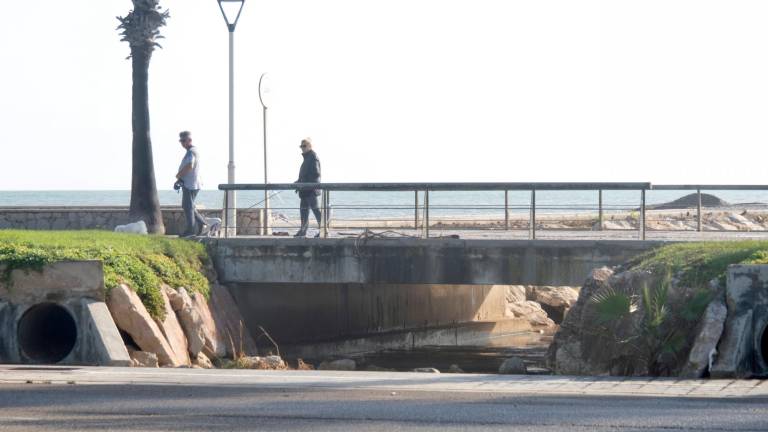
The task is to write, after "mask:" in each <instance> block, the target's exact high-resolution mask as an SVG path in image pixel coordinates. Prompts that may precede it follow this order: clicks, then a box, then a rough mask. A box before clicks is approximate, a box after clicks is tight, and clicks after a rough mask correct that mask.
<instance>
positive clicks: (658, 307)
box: [585, 272, 713, 376]
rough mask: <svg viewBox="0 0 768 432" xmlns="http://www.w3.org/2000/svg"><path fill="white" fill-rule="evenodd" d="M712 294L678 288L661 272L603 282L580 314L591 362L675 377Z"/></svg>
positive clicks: (622, 370)
mask: <svg viewBox="0 0 768 432" xmlns="http://www.w3.org/2000/svg"><path fill="white" fill-rule="evenodd" d="M712 298H713V294H712V292H711V290H709V289H706V288H693V289H692V288H684V287H679V286H678V284H677V281H676V279H674V278H673V277H672V276H671V273H669V272H667V273H665V274H664V275H663V276H661V277H652V276H651V277H649V278H646V279H645V280H644V281H643V282H642V283H641V284H640V286H639V287H637V286H636V285H634V284H618V286H613V285H609V286H606V287H605V288H604V289H602V290H600V291H598V292H596V293H595V294H594V295H593V296H592V298H590V300H589V302H588V306H587V310H586V311H585V312H586V314H587V315H586V317H587V319H589V320H592V322H593V324H592V325H591V326H590V331H589V332H585V336H588V337H591V338H592V339H593V340H594V341H595V343H594V344H593V346H592V349H591V351H592V353H591V354H590V355H591V356H592V359H593V361H594V360H598V361H601V362H603V363H605V364H606V366H607V367H608V369H609V370H610V371H611V373H613V374H616V375H646V374H648V375H653V376H669V375H675V374H676V373H677V372H678V371H679V370H680V368H682V366H683V364H684V362H685V360H686V358H687V353H688V351H690V345H691V344H692V342H693V337H694V335H695V330H696V327H697V324H698V321H699V319H700V317H701V315H702V313H703V312H704V310H705V309H706V307H707V305H708V304H709V301H710V300H711V299H712Z"/></svg>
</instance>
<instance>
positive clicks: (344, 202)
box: [0, 190, 768, 219]
mask: <svg viewBox="0 0 768 432" xmlns="http://www.w3.org/2000/svg"><path fill="white" fill-rule="evenodd" d="M691 192H692V191H690V190H687V191H686V190H683V191H667V190H663V191H662V190H657V191H655V190H650V191H646V202H647V204H648V205H654V204H663V203H667V202H671V201H674V200H676V199H678V198H681V197H683V196H686V195H688V194H690V193H691ZM702 193H709V194H712V195H715V196H717V197H718V198H720V199H722V200H724V201H726V202H728V203H730V204H733V205H735V206H738V205H740V204H752V205H754V204H755V203H763V204H765V203H768V191H738V190H733V191H730V190H718V191H704V190H702ZM158 196H159V199H160V204H161V205H162V206H179V205H181V194H180V193H177V192H175V191H173V190H160V191H158ZM263 200H264V192H263V191H240V192H238V193H237V207H238V208H257V207H262V206H263ZM429 201H430V216H431V217H440V216H468V217H473V218H483V217H491V218H497V217H503V216H504V212H505V205H504V192H502V191H483V192H467V191H461V192H430V194H429ZM129 202H130V191H127V190H111V191H108V190H92V191H89V190H74V191H0V207H19V206H21V207H47V206H128V204H129ZM223 202H224V193H223V192H222V191H219V190H202V191H200V194H199V195H198V199H197V203H198V206H199V207H200V208H210V209H218V208H222V207H223ZM423 203H424V196H423V193H420V194H419V205H423ZM530 203H531V194H530V192H526V191H510V192H509V200H508V207H507V208H508V209H509V212H510V213H513V214H514V213H528V212H529V211H530ZM414 204H415V196H414V192H336V191H334V192H331V193H330V205H331V208H332V211H333V215H334V217H335V218H349V219H374V218H391V219H399V218H412V217H413V216H414ZM639 206H640V191H603V209H604V211H605V212H608V213H610V212H627V211H635V210H637V209H638V208H639ZM298 207H299V199H298V197H297V195H296V194H295V193H294V192H293V191H272V192H271V195H270V208H271V209H272V211H273V212H276V213H285V214H289V215H291V216H293V214H294V213H295V212H296V211H297V209H298ZM420 211H423V209H421V210H420ZM597 211H598V192H597V191H537V192H536V212H537V214H548V213H555V214H556V213H568V214H579V213H596V212H597Z"/></svg>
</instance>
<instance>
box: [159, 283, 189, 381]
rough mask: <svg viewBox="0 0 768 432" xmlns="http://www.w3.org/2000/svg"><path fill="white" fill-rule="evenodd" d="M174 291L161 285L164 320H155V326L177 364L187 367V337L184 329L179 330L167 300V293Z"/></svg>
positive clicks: (177, 322) (176, 318) (174, 314)
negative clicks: (163, 336)
mask: <svg viewBox="0 0 768 432" xmlns="http://www.w3.org/2000/svg"><path fill="white" fill-rule="evenodd" d="M171 291H173V292H174V294H175V291H174V290H173V288H171V287H169V286H168V285H163V286H162V289H161V295H162V296H163V302H164V304H165V318H164V319H163V320H156V322H157V325H159V326H160V330H161V331H162V332H163V334H164V335H165V339H166V340H167V341H168V344H169V345H170V346H171V349H172V350H173V355H174V357H175V360H176V362H177V363H179V364H182V365H185V366H189V365H190V358H189V352H188V350H189V346H188V344H187V337H186V336H184V329H182V328H181V324H180V323H179V319H178V317H176V313H175V312H174V311H173V307H172V306H171V301H170V300H169V298H168V293H169V292H171Z"/></svg>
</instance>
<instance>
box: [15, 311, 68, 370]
mask: <svg viewBox="0 0 768 432" xmlns="http://www.w3.org/2000/svg"><path fill="white" fill-rule="evenodd" d="M18 341H19V347H21V352H22V354H23V355H24V356H26V358H27V359H29V360H30V361H32V362H35V363H58V362H60V361H61V360H63V359H64V358H65V357H66V356H67V355H69V353H70V352H72V348H74V347H75V342H76V341H77V324H76V323H75V319H74V318H72V315H71V314H70V313H69V312H68V311H67V310H66V309H64V307H62V306H60V305H57V304H56V303H40V304H37V305H34V306H32V307H31V308H29V309H27V311H26V312H24V315H22V316H21V319H20V320H19V329H18Z"/></svg>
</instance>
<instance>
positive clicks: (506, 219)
mask: <svg viewBox="0 0 768 432" xmlns="http://www.w3.org/2000/svg"><path fill="white" fill-rule="evenodd" d="M504 229H505V230H507V231H509V191H508V190H506V189H505V190H504Z"/></svg>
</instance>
